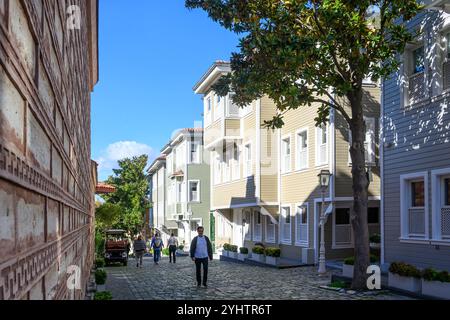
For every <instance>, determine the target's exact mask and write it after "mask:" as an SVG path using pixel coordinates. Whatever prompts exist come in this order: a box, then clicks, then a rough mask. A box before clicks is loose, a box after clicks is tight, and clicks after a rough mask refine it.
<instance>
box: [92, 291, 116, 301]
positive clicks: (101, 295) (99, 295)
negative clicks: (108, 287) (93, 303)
mask: <svg viewBox="0 0 450 320" xmlns="http://www.w3.org/2000/svg"><path fill="white" fill-rule="evenodd" d="M94 300H112V294H111V292H109V291H103V292H96V293H95V295H94Z"/></svg>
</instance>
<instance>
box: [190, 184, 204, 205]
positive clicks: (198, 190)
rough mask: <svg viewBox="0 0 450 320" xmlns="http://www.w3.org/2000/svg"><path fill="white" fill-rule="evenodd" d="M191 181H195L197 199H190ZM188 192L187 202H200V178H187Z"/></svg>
mask: <svg viewBox="0 0 450 320" xmlns="http://www.w3.org/2000/svg"><path fill="white" fill-rule="evenodd" d="M191 183H197V199H195V200H194V199H192V197H191ZM188 192H189V199H188V201H189V202H200V201H201V197H200V180H195V179H194V180H189V181H188Z"/></svg>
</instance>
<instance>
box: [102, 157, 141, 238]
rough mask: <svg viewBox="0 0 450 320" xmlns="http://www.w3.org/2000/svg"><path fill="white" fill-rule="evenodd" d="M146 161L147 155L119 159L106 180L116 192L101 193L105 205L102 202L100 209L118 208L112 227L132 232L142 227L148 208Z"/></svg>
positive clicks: (114, 210)
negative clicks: (117, 164) (117, 214)
mask: <svg viewBox="0 0 450 320" xmlns="http://www.w3.org/2000/svg"><path fill="white" fill-rule="evenodd" d="M147 162H148V156H147V155H142V156H139V157H133V158H127V159H123V160H120V161H119V162H118V163H119V169H114V170H113V172H114V175H112V176H110V177H109V178H108V179H107V180H106V183H108V184H111V185H113V186H114V187H115V188H116V192H114V193H112V194H106V195H102V198H103V199H104V200H105V201H106V204H107V206H106V204H104V205H103V206H102V207H100V209H101V210H105V211H106V210H108V209H113V210H112V211H113V212H116V210H117V208H120V210H121V212H120V214H119V216H118V217H117V220H114V221H115V223H114V227H120V228H125V229H127V230H131V231H133V232H136V231H139V230H140V229H141V228H142V225H143V217H144V213H145V210H146V209H148V208H149V202H148V195H149V192H150V189H149V181H148V179H147V176H146V174H145V172H144V170H145V167H146V166H147ZM100 212H102V211H100Z"/></svg>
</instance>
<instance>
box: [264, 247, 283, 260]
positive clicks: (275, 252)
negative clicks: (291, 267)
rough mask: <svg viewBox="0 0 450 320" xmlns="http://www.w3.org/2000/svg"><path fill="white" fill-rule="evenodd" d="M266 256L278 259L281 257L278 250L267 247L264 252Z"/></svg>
mask: <svg viewBox="0 0 450 320" xmlns="http://www.w3.org/2000/svg"><path fill="white" fill-rule="evenodd" d="M264 252H265V254H266V256H269V257H274V258H279V257H280V255H281V250H280V249H279V248H271V247H268V248H266V249H265V250H264Z"/></svg>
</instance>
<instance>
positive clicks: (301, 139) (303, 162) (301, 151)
mask: <svg viewBox="0 0 450 320" xmlns="http://www.w3.org/2000/svg"><path fill="white" fill-rule="evenodd" d="M296 166H297V168H296V169H297V170H302V169H306V168H308V131H307V130H302V131H300V132H299V133H297V165H296Z"/></svg>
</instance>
